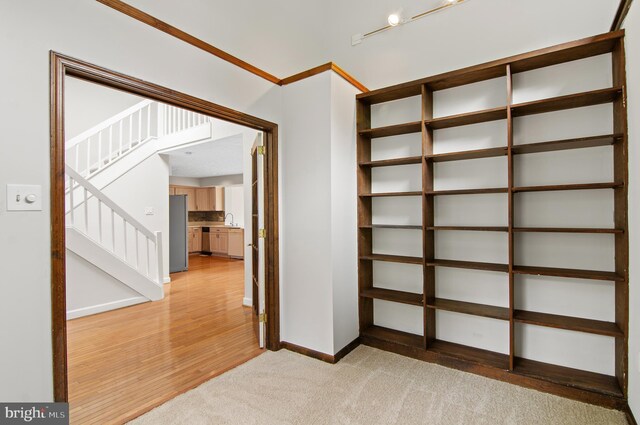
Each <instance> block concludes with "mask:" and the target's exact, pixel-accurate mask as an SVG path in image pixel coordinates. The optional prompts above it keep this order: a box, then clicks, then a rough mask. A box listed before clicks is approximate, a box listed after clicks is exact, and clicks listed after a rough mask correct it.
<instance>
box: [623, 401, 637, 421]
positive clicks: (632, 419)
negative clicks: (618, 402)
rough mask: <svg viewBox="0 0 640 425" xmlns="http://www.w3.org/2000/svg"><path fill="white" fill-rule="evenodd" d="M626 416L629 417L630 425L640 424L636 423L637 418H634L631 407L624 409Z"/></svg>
mask: <svg viewBox="0 0 640 425" xmlns="http://www.w3.org/2000/svg"><path fill="white" fill-rule="evenodd" d="M624 414H625V416H626V417H627V422H629V425H638V422H636V418H635V417H634V416H633V412H632V411H631V407H629V405H628V404H627V406H626V407H625V409H624Z"/></svg>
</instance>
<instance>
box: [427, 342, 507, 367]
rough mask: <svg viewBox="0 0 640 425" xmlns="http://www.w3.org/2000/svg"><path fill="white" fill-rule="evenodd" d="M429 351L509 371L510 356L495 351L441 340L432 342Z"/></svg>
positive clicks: (429, 344)
mask: <svg viewBox="0 0 640 425" xmlns="http://www.w3.org/2000/svg"><path fill="white" fill-rule="evenodd" d="M427 350H428V351H433V352H435V353H438V354H441V355H443V356H449V357H454V358H456V359H462V360H465V361H468V362H472V363H478V364H482V365H485V366H490V367H495V368H498V369H503V370H507V369H509V355H507V354H502V353H496V352H494V351H488V350H483V349H481V348H475V347H470V346H468V345H462V344H456V343H454V342H448V341H442V340H439V339H436V340H433V341H430V342H429V343H428V347H427Z"/></svg>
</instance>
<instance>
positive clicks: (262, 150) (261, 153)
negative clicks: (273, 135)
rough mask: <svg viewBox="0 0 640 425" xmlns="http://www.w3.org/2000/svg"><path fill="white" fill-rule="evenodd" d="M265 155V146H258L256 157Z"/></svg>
mask: <svg viewBox="0 0 640 425" xmlns="http://www.w3.org/2000/svg"><path fill="white" fill-rule="evenodd" d="M266 153H267V148H266V147H265V146H258V155H265V154H266Z"/></svg>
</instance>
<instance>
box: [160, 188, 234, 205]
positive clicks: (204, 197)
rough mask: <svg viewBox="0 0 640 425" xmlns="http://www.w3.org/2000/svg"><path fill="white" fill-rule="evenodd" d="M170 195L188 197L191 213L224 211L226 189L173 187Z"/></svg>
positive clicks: (170, 189)
mask: <svg viewBox="0 0 640 425" xmlns="http://www.w3.org/2000/svg"><path fill="white" fill-rule="evenodd" d="M169 193H170V194H172V195H173V194H175V195H187V208H188V210H189V211H224V187H185V186H171V187H170V188H169Z"/></svg>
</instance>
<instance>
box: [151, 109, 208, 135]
mask: <svg viewBox="0 0 640 425" xmlns="http://www.w3.org/2000/svg"><path fill="white" fill-rule="evenodd" d="M163 106H164V108H161V109H162V110H159V113H160V114H162V119H161V120H160V121H162V123H163V124H164V126H163V127H162V134H163V135H165V136H168V135H170V134H174V133H178V132H180V131H183V130H188V129H190V128H193V127H197V126H199V125H202V124H205V123H207V122H209V121H210V120H211V117H208V116H206V115H202V114H199V113H197V112H192V111H187V110H186V109H182V108H177V107H175V106H171V105H163Z"/></svg>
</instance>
